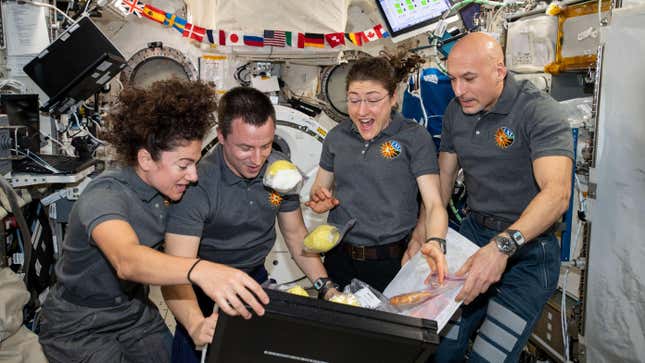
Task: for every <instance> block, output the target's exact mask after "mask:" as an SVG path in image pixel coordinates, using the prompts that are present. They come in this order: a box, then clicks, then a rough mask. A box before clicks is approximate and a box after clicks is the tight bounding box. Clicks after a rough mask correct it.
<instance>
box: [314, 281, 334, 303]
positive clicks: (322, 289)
mask: <svg viewBox="0 0 645 363" xmlns="http://www.w3.org/2000/svg"><path fill="white" fill-rule="evenodd" d="M332 288H333V289H336V290H340V286H338V284H337V283H335V282H333V281H332V280H330V279H329V278H328V277H320V278H318V279H316V281H314V289H316V291H318V298H319V299H324V298H325V295H327V291H329V289H332Z"/></svg>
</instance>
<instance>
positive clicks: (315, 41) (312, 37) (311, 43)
mask: <svg viewBox="0 0 645 363" xmlns="http://www.w3.org/2000/svg"><path fill="white" fill-rule="evenodd" d="M304 38H305V47H314V48H324V47H325V36H324V35H323V34H319V33H305V36H304Z"/></svg>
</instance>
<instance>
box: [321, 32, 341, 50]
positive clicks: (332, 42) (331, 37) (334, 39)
mask: <svg viewBox="0 0 645 363" xmlns="http://www.w3.org/2000/svg"><path fill="white" fill-rule="evenodd" d="M325 40H327V44H329V46H330V47H332V48H336V47H337V46H339V45H345V33H329V34H325Z"/></svg>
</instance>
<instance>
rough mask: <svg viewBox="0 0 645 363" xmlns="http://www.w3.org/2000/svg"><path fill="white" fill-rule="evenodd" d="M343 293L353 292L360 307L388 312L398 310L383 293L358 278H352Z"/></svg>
mask: <svg viewBox="0 0 645 363" xmlns="http://www.w3.org/2000/svg"><path fill="white" fill-rule="evenodd" d="M343 293H349V294H353V295H354V296H355V297H356V299H357V300H358V303H359V304H360V306H361V307H364V308H367V309H373V310H378V311H386V312H388V313H396V312H398V310H397V309H396V308H395V307H393V306H392V305H391V304H390V302H389V301H388V299H387V298H386V297H385V296H384V295H383V294H381V293H380V292H379V291H378V290H376V289H375V288H373V287H371V286H370V285H368V284H366V283H365V282H363V281H361V280H359V279H352V281H351V282H350V283H349V285H347V286H345V289H344V290H343Z"/></svg>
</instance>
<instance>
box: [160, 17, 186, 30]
mask: <svg viewBox="0 0 645 363" xmlns="http://www.w3.org/2000/svg"><path fill="white" fill-rule="evenodd" d="M163 23H164V25H167V26H168V27H172V28H174V29H176V30H177V31H178V32H180V33H181V34H184V27H185V26H186V19H182V18H180V17H178V16H177V15H175V14H171V13H166V20H164V22H163Z"/></svg>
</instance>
